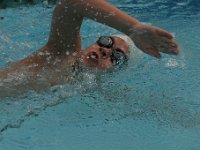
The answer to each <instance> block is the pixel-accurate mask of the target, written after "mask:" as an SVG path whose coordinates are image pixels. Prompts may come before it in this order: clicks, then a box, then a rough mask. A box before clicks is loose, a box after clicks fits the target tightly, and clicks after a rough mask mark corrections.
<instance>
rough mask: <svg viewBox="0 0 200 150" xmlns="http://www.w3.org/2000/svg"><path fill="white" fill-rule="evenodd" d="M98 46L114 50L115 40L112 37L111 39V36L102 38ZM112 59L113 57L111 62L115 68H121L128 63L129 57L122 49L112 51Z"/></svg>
mask: <svg viewBox="0 0 200 150" xmlns="http://www.w3.org/2000/svg"><path fill="white" fill-rule="evenodd" d="M97 44H98V45H99V46H100V47H105V48H112V47H113V45H114V40H113V39H112V37H109V36H101V37H100V38H99V39H98V41H97ZM110 57H111V62H112V64H113V66H121V65H123V64H125V63H127V61H128V58H127V56H126V55H125V53H124V52H123V51H122V50H120V49H112V54H111V56H110Z"/></svg>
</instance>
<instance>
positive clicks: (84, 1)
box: [50, 0, 179, 58]
mask: <svg viewBox="0 0 200 150" xmlns="http://www.w3.org/2000/svg"><path fill="white" fill-rule="evenodd" d="M58 8H59V9H57V11H55V13H54V16H56V15H57V16H59V15H58V14H60V16H62V17H64V20H63V22H65V23H66V22H69V21H70V20H69V18H70V17H69V16H65V15H63V14H66V13H65V11H69V10H70V12H71V14H70V15H71V16H73V17H72V18H73V19H74V23H75V24H72V25H73V26H72V27H74V30H75V29H76V30H75V31H77V32H78V30H77V29H80V25H81V24H82V19H83V18H84V17H87V18H90V19H92V20H94V21H97V22H99V23H102V24H105V25H107V26H110V27H112V28H115V29H117V30H119V31H121V32H122V33H124V34H126V35H128V36H129V37H130V38H131V39H132V40H133V41H134V42H135V44H136V46H137V47H138V48H140V49H141V50H142V51H143V52H145V53H147V54H149V55H152V56H155V57H157V58H159V57H160V52H163V53H168V54H178V52H179V49H178V46H177V44H176V42H175V41H174V40H173V37H172V35H171V34H170V33H168V32H167V31H165V30H163V29H160V28H157V27H154V26H148V25H143V24H142V23H140V22H139V21H138V20H137V19H135V18H134V17H131V16H129V15H128V14H126V13H125V12H123V11H121V10H119V9H118V8H116V7H114V6H113V5H111V4H110V3H108V2H106V1H104V0H62V1H61V4H59V5H58ZM55 14H56V15H55ZM72 22H73V21H72ZM58 23H59V25H57V26H54V28H55V29H58V28H57V27H60V28H59V29H62V31H64V30H65V29H66V31H67V27H65V26H64V24H63V25H61V24H62V23H61V24H60V22H59V21H58ZM70 23H71V22H70ZM72 31H73V30H72ZM54 32H55V30H54ZM55 33H56V32H55ZM68 33H69V34H68ZM59 34H61V35H62V36H61V37H64V36H65V37H66V39H67V38H68V37H67V36H66V35H68V36H69V37H73V39H75V38H74V36H73V35H72V32H59ZM52 35H53V34H52ZM53 37H54V36H50V39H52V38H53ZM77 37H78V36H76V38H77ZM77 39H78V38H77ZM50 41H51V40H50ZM76 43H78V42H76Z"/></svg>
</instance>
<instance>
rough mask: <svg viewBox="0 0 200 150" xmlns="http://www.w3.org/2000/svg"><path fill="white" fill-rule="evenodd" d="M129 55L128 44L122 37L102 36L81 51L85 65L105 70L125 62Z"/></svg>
mask: <svg viewBox="0 0 200 150" xmlns="http://www.w3.org/2000/svg"><path fill="white" fill-rule="evenodd" d="M129 55H130V51H129V44H128V41H127V40H126V39H125V38H124V37H119V36H102V37H100V38H99V39H98V40H97V42H96V43H94V44H92V45H91V46H90V47H88V48H86V49H85V50H83V51H81V61H82V62H83V64H84V65H86V66H87V67H93V68H96V69H98V70H107V69H112V68H116V67H119V66H123V65H125V64H127V61H128V59H129Z"/></svg>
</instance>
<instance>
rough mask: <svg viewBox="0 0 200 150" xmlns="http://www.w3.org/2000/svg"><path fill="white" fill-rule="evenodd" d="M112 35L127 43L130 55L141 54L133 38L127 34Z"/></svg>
mask: <svg viewBox="0 0 200 150" xmlns="http://www.w3.org/2000/svg"><path fill="white" fill-rule="evenodd" d="M113 36H116V37H119V38H121V39H123V40H124V41H125V42H126V43H127V44H128V47H129V51H130V52H131V56H133V55H134V56H135V55H139V54H142V52H141V50H139V49H138V48H137V47H136V46H135V43H134V42H133V40H131V38H130V37H128V36H127V35H122V34H116V35H113Z"/></svg>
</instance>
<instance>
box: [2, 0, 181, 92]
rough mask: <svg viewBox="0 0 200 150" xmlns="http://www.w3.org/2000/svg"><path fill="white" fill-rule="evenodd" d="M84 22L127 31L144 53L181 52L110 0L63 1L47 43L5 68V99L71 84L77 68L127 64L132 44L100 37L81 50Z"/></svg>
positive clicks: (166, 37) (165, 35) (158, 30)
mask: <svg viewBox="0 0 200 150" xmlns="http://www.w3.org/2000/svg"><path fill="white" fill-rule="evenodd" d="M84 18H89V19H92V20H94V21H96V22H99V23H102V24H104V25H107V26H109V27H112V28H114V29H116V30H118V31H120V32H122V33H124V34H125V35H127V36H128V37H129V38H130V39H131V40H132V41H134V43H135V45H136V46H137V47H138V48H139V49H140V50H141V51H143V52H144V53H146V54H149V55H151V56H154V57H156V58H161V54H160V53H167V54H172V55H177V54H178V53H179V48H178V45H177V43H176V42H175V40H174V38H173V36H172V35H171V34H170V33H168V32H167V31H165V30H163V29H161V28H158V27H155V26H150V25H145V24H142V23H141V22H139V21H138V20H137V19H135V18H133V17H131V16H129V15H127V14H126V13H125V12H123V11H121V10H119V9H118V8H116V7H114V6H113V5H111V4H110V3H108V2H107V1H106V0H61V2H60V3H59V4H58V5H57V6H56V7H55V10H54V12H53V16H52V23H51V32H50V35H49V39H48V42H47V43H46V45H45V46H44V47H42V48H41V49H39V50H37V51H36V52H34V53H33V54H31V55H30V56H28V57H26V58H24V59H22V60H20V61H18V62H16V63H15V64H12V65H11V66H9V67H7V68H3V69H1V70H0V86H1V87H0V95H6V96H7V95H9V94H11V93H15V92H16V91H27V90H38V89H45V88H48V87H50V86H53V85H58V84H63V83H67V82H71V80H72V76H73V77H74V74H76V73H74V72H77V70H84V69H93V70H96V71H105V70H113V69H114V68H116V67H118V66H119V65H123V64H125V63H127V61H128V59H129V55H130V53H131V50H130V49H129V46H128V43H127V42H126V41H125V40H123V39H122V38H120V37H117V36H106V35H105V36H102V37H99V39H97V41H96V42H95V43H94V44H92V45H91V46H89V47H88V48H86V49H85V50H81V36H80V28H81V25H82V23H83V21H84ZM5 87H7V88H5ZM11 89H12V90H11ZM7 91H8V92H7ZM6 93H8V94H6Z"/></svg>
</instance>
